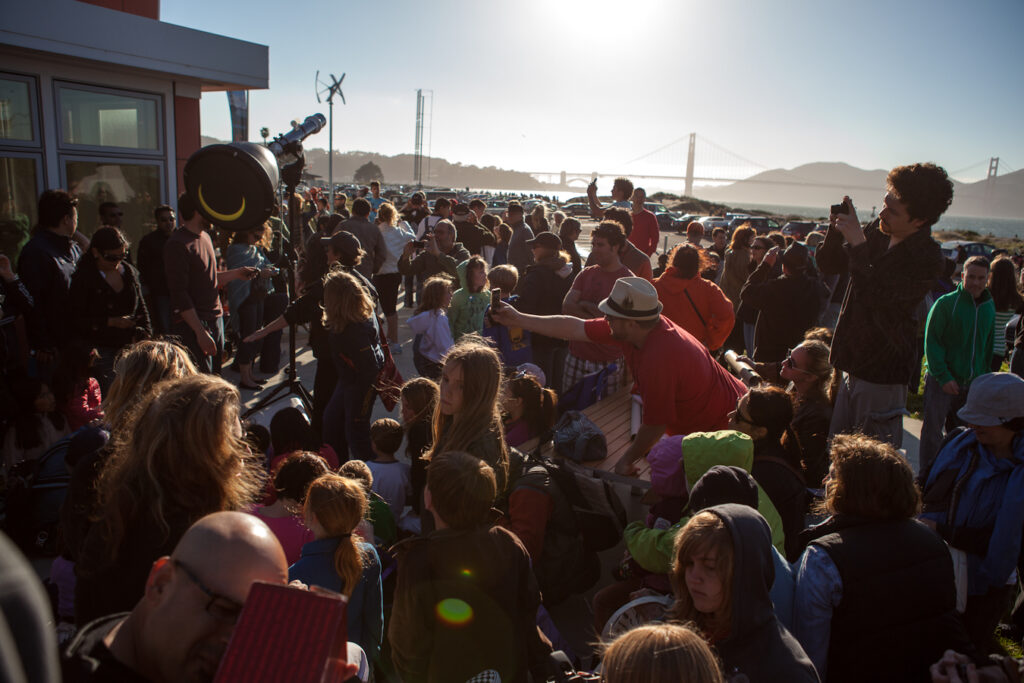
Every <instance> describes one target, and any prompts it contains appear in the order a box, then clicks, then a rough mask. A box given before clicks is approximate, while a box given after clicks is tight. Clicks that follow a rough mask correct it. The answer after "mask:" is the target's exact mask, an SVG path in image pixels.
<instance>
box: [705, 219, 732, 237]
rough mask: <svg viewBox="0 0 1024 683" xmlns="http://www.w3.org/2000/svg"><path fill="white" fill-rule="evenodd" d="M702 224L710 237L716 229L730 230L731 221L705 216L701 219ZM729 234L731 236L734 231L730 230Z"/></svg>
mask: <svg viewBox="0 0 1024 683" xmlns="http://www.w3.org/2000/svg"><path fill="white" fill-rule="evenodd" d="M700 223H701V225H703V226H704V234H705V235H710V234H711V231H712V230H714V229H715V228H725V229H727V230H728V229H729V221H727V220H725V218H724V217H722V216H705V217H704V218H701V219H700ZM729 233H730V234H731V233H732V231H731V230H729Z"/></svg>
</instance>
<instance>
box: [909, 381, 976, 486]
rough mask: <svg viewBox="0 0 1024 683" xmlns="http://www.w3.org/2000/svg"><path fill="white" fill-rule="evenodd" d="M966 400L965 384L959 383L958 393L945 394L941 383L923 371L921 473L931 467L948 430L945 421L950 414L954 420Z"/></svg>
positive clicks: (919, 452) (919, 448)
mask: <svg viewBox="0 0 1024 683" xmlns="http://www.w3.org/2000/svg"><path fill="white" fill-rule="evenodd" d="M966 400H967V386H966V385H960V393H958V394H955V395H954V394H947V393H946V392H945V391H943V390H942V385H941V384H939V381H938V380H937V379H935V377H933V376H932V374H931V373H925V376H924V410H923V411H922V416H921V420H922V424H921V445H920V446H919V447H918V450H917V452H918V455H919V457H920V460H921V466H920V472H921V473H922V475H923V474H924V473H925V472H927V471H928V469H929V468H930V467H931V464H932V461H933V460H935V456H936V455H938V454H939V447H940V446H941V445H942V439H943V437H944V435H945V433H946V432H947V431H948V429H947V422H948V421H949V418H950V417H951V416H952V417H953V421H954V422H956V417H955V415H956V411H958V410H959V409H960V408H961V407H963V405H964V402H965V401H966Z"/></svg>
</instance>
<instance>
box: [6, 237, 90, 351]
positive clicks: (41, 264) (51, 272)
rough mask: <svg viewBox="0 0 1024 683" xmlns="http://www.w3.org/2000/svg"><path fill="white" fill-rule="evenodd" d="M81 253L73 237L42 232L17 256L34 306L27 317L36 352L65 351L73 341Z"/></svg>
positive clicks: (22, 278)
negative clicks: (75, 279)
mask: <svg viewBox="0 0 1024 683" xmlns="http://www.w3.org/2000/svg"><path fill="white" fill-rule="evenodd" d="M81 255H82V250H81V249H80V248H79V246H78V245H77V244H76V243H75V241H74V240H73V239H71V238H70V237H65V236H63V235H58V234H57V233H55V232H53V231H52V230H48V229H45V228H39V229H38V230H36V233H35V234H34V235H33V236H32V239H30V240H29V241H28V243H27V244H26V245H25V247H24V248H23V249H22V250H21V254H20V255H19V256H18V275H19V276H20V277H21V281H22V282H23V283H24V284H25V288H26V289H28V292H29V294H30V295H31V296H32V299H33V301H34V302H35V306H34V307H33V308H32V310H31V311H30V312H29V313H28V314H27V315H26V318H27V321H28V338H29V344H30V345H31V347H32V348H33V349H41V350H46V349H56V348H64V346H66V345H67V343H68V342H69V341H70V339H71V334H70V332H71V329H72V322H71V306H70V302H69V296H70V295H69V292H70V291H71V276H72V275H73V274H74V272H75V265H76V264H77V263H78V259H79V258H80V257H81Z"/></svg>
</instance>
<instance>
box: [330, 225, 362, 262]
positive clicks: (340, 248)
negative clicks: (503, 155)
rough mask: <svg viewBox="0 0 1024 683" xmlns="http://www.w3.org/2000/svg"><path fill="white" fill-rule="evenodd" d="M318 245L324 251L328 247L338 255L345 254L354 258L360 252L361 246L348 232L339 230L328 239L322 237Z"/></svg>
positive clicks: (357, 239) (356, 238)
mask: <svg viewBox="0 0 1024 683" xmlns="http://www.w3.org/2000/svg"><path fill="white" fill-rule="evenodd" d="M320 244H322V245H323V246H324V248H325V249H326V248H327V247H330V248H331V249H334V251H336V252H338V253H339V254H345V255H347V256H350V257H353V258H354V257H356V256H358V255H359V252H360V251H361V250H362V244H360V243H359V238H358V237H356V236H355V235H353V234H352V233H350V232H349V231H348V230H339V231H338V232H336V233H334V234H333V235H331V236H330V237H323V238H321V239H320Z"/></svg>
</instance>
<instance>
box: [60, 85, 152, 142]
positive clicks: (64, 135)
mask: <svg viewBox="0 0 1024 683" xmlns="http://www.w3.org/2000/svg"><path fill="white" fill-rule="evenodd" d="M160 101H161V98H160V96H159V95H148V94H145V93H130V92H123V91H116V90H110V89H106V88H94V87H90V86H84V85H70V84H58V85H57V104H58V110H59V111H60V146H61V148H63V149H82V150H85V149H92V150H103V151H107V152H119V153H140V154H153V153H160V151H161V150H162V144H161V137H162V136H161V135H160V131H161V126H160Z"/></svg>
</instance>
